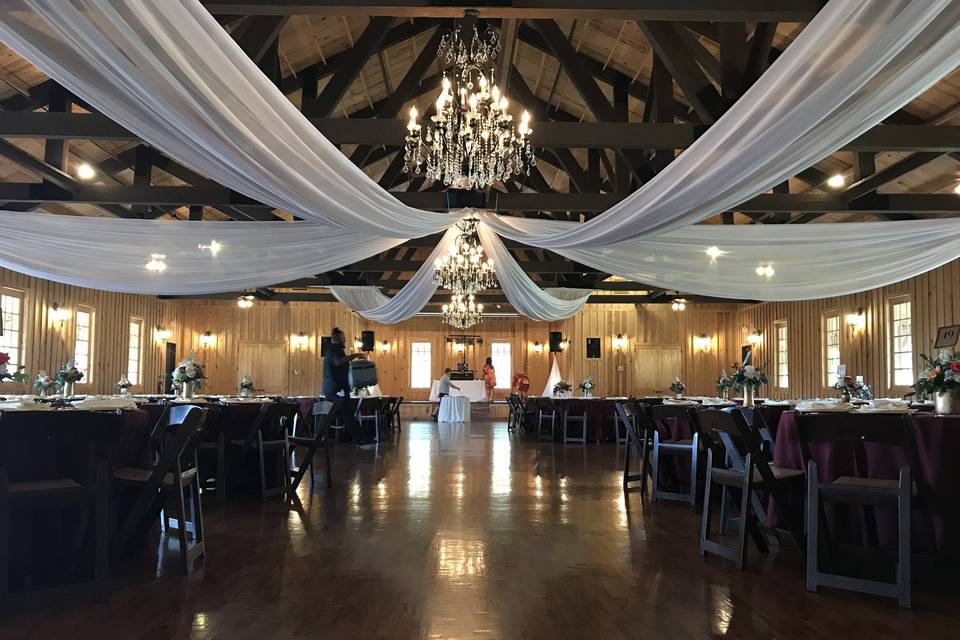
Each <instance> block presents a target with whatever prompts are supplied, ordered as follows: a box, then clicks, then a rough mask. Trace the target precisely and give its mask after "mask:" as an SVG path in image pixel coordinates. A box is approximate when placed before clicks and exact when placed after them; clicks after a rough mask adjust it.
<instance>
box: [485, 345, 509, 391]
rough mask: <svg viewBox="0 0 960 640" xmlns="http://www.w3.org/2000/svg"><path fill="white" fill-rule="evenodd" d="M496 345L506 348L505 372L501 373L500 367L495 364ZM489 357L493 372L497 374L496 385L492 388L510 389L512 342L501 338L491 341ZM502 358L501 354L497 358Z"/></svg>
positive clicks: (496, 359)
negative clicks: (491, 360) (491, 361)
mask: <svg viewBox="0 0 960 640" xmlns="http://www.w3.org/2000/svg"><path fill="white" fill-rule="evenodd" d="M498 346H501V347H503V346H505V347H506V348H507V353H506V362H507V367H506V369H507V372H506V373H505V374H504V373H501V368H502V367H499V366H497V361H498V357H497V355H496V348H497V347H498ZM490 357H491V359H493V369H494V373H495V374H496V376H497V381H496V386H495V387H494V388H495V389H510V388H511V387H512V386H513V385H512V384H511V377H512V376H513V344H512V343H510V342H508V341H505V340H501V341H498V342H491V343H490ZM503 358H504V356H503V355H501V356H500V358H499V359H503ZM501 382H502V384H501Z"/></svg>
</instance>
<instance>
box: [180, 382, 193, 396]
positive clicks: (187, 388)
mask: <svg viewBox="0 0 960 640" xmlns="http://www.w3.org/2000/svg"><path fill="white" fill-rule="evenodd" d="M191 398H193V382H190V381H189V380H187V381H184V382H182V383H180V399H181V400H190V399H191Z"/></svg>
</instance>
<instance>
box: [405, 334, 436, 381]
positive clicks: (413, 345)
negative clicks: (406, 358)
mask: <svg viewBox="0 0 960 640" xmlns="http://www.w3.org/2000/svg"><path fill="white" fill-rule="evenodd" d="M421 345H426V349H424V350H421V352H420V355H423V354H426V356H427V372H426V378H427V380H426V385H423V384H417V383H418V380H417V379H416V373H418V372H417V371H416V369H415V367H416V362H417V347H418V346H421ZM432 387H433V343H432V342H430V341H429V340H412V341H411V342H410V388H411V389H431V388H432Z"/></svg>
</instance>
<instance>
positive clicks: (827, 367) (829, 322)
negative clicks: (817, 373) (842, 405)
mask: <svg viewBox="0 0 960 640" xmlns="http://www.w3.org/2000/svg"><path fill="white" fill-rule="evenodd" d="M823 363H824V372H825V373H826V376H825V378H826V381H827V386H828V387H832V386H833V385H835V384H836V383H837V367H839V366H840V314H839V313H836V314H832V315H828V316H824V318H823Z"/></svg>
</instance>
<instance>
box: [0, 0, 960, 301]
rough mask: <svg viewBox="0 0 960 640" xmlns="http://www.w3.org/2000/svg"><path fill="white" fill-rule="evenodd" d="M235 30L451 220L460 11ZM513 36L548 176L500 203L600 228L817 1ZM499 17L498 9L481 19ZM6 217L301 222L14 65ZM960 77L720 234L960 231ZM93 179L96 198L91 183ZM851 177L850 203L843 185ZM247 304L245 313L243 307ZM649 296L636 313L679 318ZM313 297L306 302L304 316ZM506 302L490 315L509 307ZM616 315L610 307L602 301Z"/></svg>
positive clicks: (4, 98) (595, 13)
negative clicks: (428, 157)
mask: <svg viewBox="0 0 960 640" xmlns="http://www.w3.org/2000/svg"><path fill="white" fill-rule="evenodd" d="M204 4H205V5H206V6H207V7H208V8H209V9H210V10H211V12H212V13H214V14H215V15H216V16H217V18H218V20H220V22H221V23H222V24H223V25H224V28H225V29H226V30H227V31H228V32H229V33H231V34H232V35H233V37H234V38H235V39H236V40H237V42H238V43H239V44H240V45H241V46H242V47H243V49H244V50H245V51H246V52H247V53H248V55H250V57H251V58H252V59H253V60H254V61H255V62H257V64H258V65H259V66H260V68H261V69H262V70H263V71H264V72H265V73H266V74H267V75H268V76H269V77H270V78H272V79H273V80H274V82H275V83H276V84H277V85H278V86H279V87H280V89H281V90H282V91H283V92H284V93H285V94H286V95H287V96H288V97H289V98H290V100H291V101H292V102H293V103H294V104H295V105H297V106H298V107H299V108H300V109H301V111H302V112H303V113H304V114H305V115H306V116H307V117H309V118H310V119H311V120H312V121H313V122H314V123H315V124H316V126H317V127H318V128H319V129H320V130H321V131H322V132H323V133H324V134H325V135H326V136H327V137H328V138H329V139H330V140H331V141H332V142H333V143H335V144H337V145H338V146H339V147H340V148H341V150H342V151H343V152H344V154H346V155H347V156H348V157H349V158H350V159H351V160H352V161H354V162H355V163H356V164H357V165H359V166H361V167H362V168H363V169H364V171H365V172H367V173H368V175H370V176H371V177H372V178H373V179H375V180H377V181H379V183H380V184H381V185H383V186H384V187H385V188H387V189H389V190H390V191H392V192H395V194H396V196H397V197H398V198H400V199H401V200H403V201H404V202H407V203H410V204H412V205H416V206H419V207H423V208H428V209H436V210H444V209H446V208H447V207H448V206H449V205H450V203H451V202H453V201H454V200H451V199H450V194H448V193H444V192H443V191H444V190H443V189H442V188H441V185H434V184H431V183H429V182H427V181H425V180H423V179H422V178H416V177H413V176H411V175H410V174H407V173H405V172H404V171H403V153H402V149H401V146H402V144H403V135H404V133H405V129H404V122H403V120H402V114H405V113H406V111H407V110H408V109H409V107H410V106H411V105H416V106H417V107H418V109H419V110H420V111H421V113H422V112H424V111H426V110H427V109H428V108H429V106H430V105H431V104H432V103H433V101H434V100H435V97H436V94H437V92H438V90H439V85H440V79H441V77H442V72H443V69H442V67H441V64H440V62H439V61H438V59H437V57H436V55H435V53H436V47H437V44H438V41H439V35H440V33H441V31H442V30H444V29H448V28H450V26H452V24H453V20H454V18H455V17H457V16H460V15H461V14H462V11H463V7H462V5H461V6H457V5H460V4H461V3H456V2H443V1H442V0H441V1H438V0H392V1H391V0H386V1H385V0H379V1H376V0H361V1H359V2H358V1H356V0H354V2H351V3H350V4H349V5H347V4H345V3H343V2H341V1H337V0H299V1H296V2H293V1H289V2H288V1H285V0H240V1H237V0H235V1H232V2H230V1H225V0H224V1H221V0H206V1H205V2H204ZM480 4H481V6H480V7H478V8H479V9H480V16H481V17H480V21H481V26H490V27H492V28H495V29H498V30H499V31H500V33H501V36H502V39H503V42H504V51H503V54H502V55H501V59H500V61H499V66H498V69H497V73H498V76H499V81H498V82H499V83H500V84H501V86H504V85H506V93H507V95H509V97H510V98H511V100H512V101H513V102H514V103H519V104H522V105H523V106H524V107H525V108H527V109H528V110H530V111H531V113H532V114H533V115H534V119H535V122H534V132H535V133H534V138H533V142H534V143H535V145H536V146H537V156H538V164H537V167H536V168H535V170H534V171H533V172H532V173H531V175H530V176H524V177H522V178H518V179H517V180H515V181H508V182H507V183H504V184H497V185H495V186H494V188H492V189H491V190H489V192H488V193H486V194H482V197H483V202H484V203H485V205H486V206H487V207H489V208H493V209H497V210H499V211H501V212H502V213H505V214H510V215H524V216H533V217H542V218H552V219H562V220H583V219H586V218H588V217H591V216H594V215H596V214H598V213H600V212H602V211H603V210H604V209H606V208H608V207H609V206H611V205H612V204H614V203H616V202H617V201H619V200H620V199H622V198H623V197H624V196H626V195H627V194H629V193H630V192H632V191H634V190H636V189H638V188H639V187H640V186H642V184H644V183H645V182H646V181H647V180H649V179H650V178H651V177H652V176H654V175H655V174H656V173H657V172H658V171H660V170H662V169H663V168H664V167H665V166H667V164H669V163H670V162H671V161H672V160H673V158H674V157H675V156H676V154H677V153H680V152H682V151H683V149H685V148H686V147H688V146H690V145H691V144H692V143H693V141H695V140H696V138H697V137H698V136H699V135H701V134H702V133H703V132H704V131H705V130H706V129H707V128H708V127H709V126H710V124H712V123H713V122H714V121H716V120H717V119H718V118H719V117H720V116H721V115H722V114H723V112H724V111H725V110H726V109H727V108H728V107H729V106H730V105H731V104H732V103H733V102H735V101H736V100H737V98H739V96H741V95H742V94H743V92H744V91H746V89H747V88H749V86H750V85H751V84H752V82H754V81H755V80H756V78H758V77H759V76H760V75H761V74H762V73H763V72H764V70H765V69H766V68H767V66H768V65H769V64H770V63H771V62H772V61H773V60H775V59H776V57H777V56H779V55H780V54H781V53H782V52H783V50H784V49H785V48H786V47H787V46H789V44H790V42H791V41H792V40H793V39H794V38H795V37H796V36H797V34H798V33H800V31H802V29H803V28H804V25H805V23H806V21H808V20H809V19H810V18H812V17H813V16H814V15H815V14H816V12H817V10H818V9H819V7H820V4H821V3H820V2H819V1H817V0H729V1H726V2H714V1H707V0H674V1H672V2H664V1H663V0H635V1H632V2H627V1H626V0H593V1H588V0H513V1H503V0H498V1H497V2H490V3H480ZM483 5H495V6H483ZM0 80H2V84H0V109H2V111H0V209H6V210H12V211H25V210H38V211H47V212H50V213H61V214H78V215H98V216H117V217H135V218H144V217H149V218H154V217H166V218H178V219H184V220H185V219H206V220H231V219H233V220H276V219H286V220H289V219H292V216H290V215H289V214H288V213H286V212H282V211H276V210H271V209H270V208H269V207H266V206H264V205H262V204H260V203H257V202H255V201H252V200H250V199H249V198H246V197H245V196H243V195H241V194H237V193H235V192H232V191H230V190H229V189H226V188H224V187H222V186H220V185H218V184H216V183H214V182H212V181H210V180H208V179H207V178H205V177H204V176H202V175H199V174H197V173H195V172H194V171H192V170H190V169H189V168H187V167H184V166H182V165H181V164H179V163H178V162H176V161H174V160H172V159H170V158H168V157H166V156H165V155H164V154H162V153H160V152H159V151H157V150H155V149H153V148H152V147H150V146H149V145H146V144H144V143H142V142H141V141H139V140H138V139H137V138H136V137H135V136H133V135H132V134H131V133H129V132H127V131H125V130H124V129H123V128H122V127H119V126H118V125H116V124H115V123H113V122H111V121H110V120H109V119H108V118H106V117H105V116H102V115H100V114H97V113H94V112H93V110H92V109H90V108H89V107H88V106H87V105H86V104H85V103H84V102H83V100H82V99H81V98H79V97H77V96H72V95H69V94H68V93H67V92H66V91H65V90H64V89H63V88H62V87H59V86H58V85H56V84H55V83H53V82H52V81H50V80H49V79H48V78H47V77H46V76H45V75H44V74H43V73H42V72H41V71H39V70H38V69H37V68H36V67H34V66H33V65H31V64H30V63H28V62H26V61H25V60H23V59H22V58H20V57H19V56H17V55H16V54H15V53H13V52H12V51H10V50H9V49H7V48H5V47H3V48H0ZM958 117H960V74H958V72H957V71H954V72H953V73H952V74H950V75H949V76H948V77H946V78H944V79H943V80H942V81H941V82H939V83H937V84H936V85H935V86H933V87H932V88H931V89H930V90H928V91H927V92H926V93H924V94H923V95H921V96H919V97H918V98H916V99H915V100H913V101H912V102H911V103H910V104H908V105H906V106H905V107H904V108H903V109H901V110H900V111H898V112H897V113H896V114H894V115H893V116H892V117H890V118H889V119H888V120H887V121H886V122H885V123H883V124H882V125H879V126H878V127H876V128H875V129H873V130H871V131H870V132H868V133H867V134H865V135H864V136H862V137H861V138H859V139H857V140H855V141H854V142H852V143H851V144H849V145H847V147H846V148H844V149H842V150H840V151H838V152H836V153H834V154H832V155H831V156H829V157H827V158H824V159H823V160H821V161H820V162H818V163H817V164H816V165H814V166H812V167H809V168H808V169H806V170H804V171H802V172H800V173H798V174H797V175H796V176H794V177H793V178H791V179H790V180H789V181H787V182H786V183H784V184H781V185H778V186H777V187H776V188H775V189H773V190H772V192H771V193H767V194H761V195H759V196H757V197H755V198H752V199H750V200H748V201H747V202H745V203H742V204H741V205H740V206H739V207H737V209H736V210H735V211H730V212H726V213H723V214H721V215H718V216H715V217H714V218H711V219H709V220H705V221H703V223H704V224H756V223H760V224H797V223H808V222H818V223H820V222H844V221H859V220H872V219H895V220H905V219H917V218H921V217H922V218H927V217H945V216H956V215H957V211H958V205H960V196H958V195H957V194H955V193H954V187H955V186H956V185H957V184H958V173H960V126H957V125H960V122H958ZM82 162H87V163H89V164H91V165H92V166H93V167H94V168H95V170H96V172H97V176H96V178H95V179H94V180H92V181H89V182H84V181H81V180H79V179H78V178H77V177H76V168H77V166H78V165H79V164H80V163H82ZM837 173H840V174H843V175H844V176H845V178H846V185H845V186H844V187H842V188H839V189H834V188H831V187H829V186H828V185H827V184H826V180H827V179H828V178H829V177H830V176H832V175H834V174H837ZM435 243H436V238H421V239H417V240H413V241H410V242H408V243H406V244H405V245H403V246H401V247H399V248H397V249H394V250H391V251H389V252H385V253H384V254H381V255H380V256H376V257H373V258H370V259H368V260H364V261H362V262H361V263H358V264H356V265H352V266H351V267H349V268H346V269H343V270H341V271H338V272H336V273H329V274H317V276H318V277H316V278H313V279H306V280H303V281H298V282H296V283H278V288H271V289H265V290H263V291H261V292H259V294H258V295H260V296H261V297H275V298H278V299H305V298H304V296H312V297H310V298H309V299H325V297H323V296H325V295H326V294H318V293H316V292H310V293H309V294H308V293H304V292H302V291H300V288H302V287H307V286H310V287H322V286H323V285H324V284H328V285H329V284H330V283H336V282H369V283H381V284H383V285H384V286H385V287H386V288H387V289H388V290H393V289H396V288H398V287H400V286H402V284H403V282H404V280H405V279H406V278H407V277H408V276H409V274H410V273H411V272H413V271H414V270H415V269H416V268H417V267H418V265H419V264H420V263H422V260H423V259H424V258H425V256H426V255H427V253H428V252H429V250H430V247H432V246H433V245H435ZM511 250H512V251H513V252H514V254H515V255H516V256H517V258H518V260H520V261H521V262H523V263H524V264H525V267H526V268H527V269H528V270H529V271H530V272H531V275H532V276H533V277H534V278H535V279H537V280H539V281H540V282H542V283H543V284H544V285H548V284H564V285H568V286H569V285H575V286H592V287H595V288H597V289H609V290H611V294H610V295H607V296H601V297H603V298H609V297H611V295H613V293H614V292H618V293H623V292H625V291H635V290H637V289H640V287H638V286H637V285H635V284H631V283H623V282H609V281H604V279H605V274H599V273H597V272H596V271H595V270H593V269H588V268H586V267H583V266H582V265H576V264H574V263H571V262H569V261H566V260H563V259H561V258H560V257H558V256H556V255H553V254H550V253H549V252H544V251H541V250H536V249H531V248H529V247H523V246H521V245H516V244H514V245H513V246H512V247H511ZM227 295H230V294H227ZM673 295H674V292H667V291H660V290H655V289H650V288H646V287H645V288H643V292H641V293H631V294H629V295H620V296H618V300H622V301H627V300H628V299H629V300H630V301H669V300H670V299H671V298H672V296H673ZM298 296H299V297H298ZM499 300H500V299H499V298H491V301H499ZM598 301H599V300H598Z"/></svg>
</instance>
